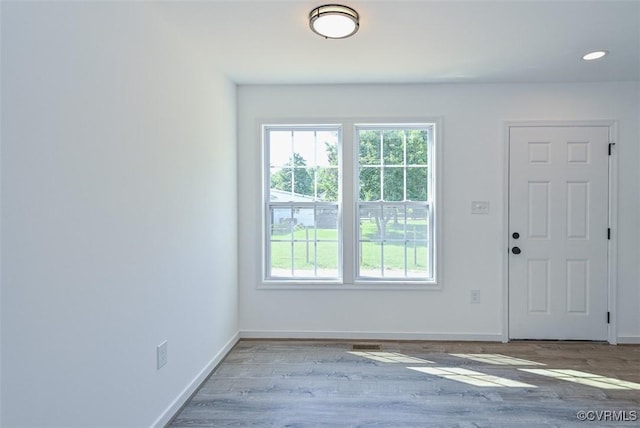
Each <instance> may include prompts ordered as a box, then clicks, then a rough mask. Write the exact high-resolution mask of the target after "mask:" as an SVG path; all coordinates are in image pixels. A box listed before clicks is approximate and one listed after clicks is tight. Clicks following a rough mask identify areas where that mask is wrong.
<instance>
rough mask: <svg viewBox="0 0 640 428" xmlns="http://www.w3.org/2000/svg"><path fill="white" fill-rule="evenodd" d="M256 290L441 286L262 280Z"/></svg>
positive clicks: (422, 288) (425, 288) (421, 288)
mask: <svg viewBox="0 0 640 428" xmlns="http://www.w3.org/2000/svg"><path fill="white" fill-rule="evenodd" d="M256 288H257V289H258V290H339V291H354V290H357V291H362V290H366V291H372V290H373V291H398V290H400V291H439V290H442V286H441V285H439V284H437V283H435V282H411V281H403V282H382V281H356V282H354V283H342V282H339V281H322V282H318V281H302V280H301V281H295V282H294V281H291V282H283V281H263V282H262V283H260V284H259V285H258V286H257V287H256Z"/></svg>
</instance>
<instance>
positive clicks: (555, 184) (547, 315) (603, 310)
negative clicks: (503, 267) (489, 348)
mask: <svg viewBox="0 0 640 428" xmlns="http://www.w3.org/2000/svg"><path fill="white" fill-rule="evenodd" d="M609 141H610V140H609V127H607V126H512V127H510V128H509V158H510V159H509V337H510V338H511V339H559V340H562V339H567V340H606V339H607V322H608V320H607V307H608V304H607V294H608V282H607V281H608V271H607V256H608V255H607V254H608V252H607V239H608V236H607V235H608V212H609V210H608V207H609V199H608V185H609V177H608V176H609V159H608V156H609V155H608V149H609V147H608V145H609Z"/></svg>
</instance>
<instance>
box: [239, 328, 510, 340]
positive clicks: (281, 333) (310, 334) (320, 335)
mask: <svg viewBox="0 0 640 428" xmlns="http://www.w3.org/2000/svg"><path fill="white" fill-rule="evenodd" d="M240 339H326V340H331V339H340V340H443V341H458V340H459V341H478V342H502V340H503V337H502V334H499V333H497V334H467V333H423V332H416V333H405V332H364V331H290V330H241V331H240Z"/></svg>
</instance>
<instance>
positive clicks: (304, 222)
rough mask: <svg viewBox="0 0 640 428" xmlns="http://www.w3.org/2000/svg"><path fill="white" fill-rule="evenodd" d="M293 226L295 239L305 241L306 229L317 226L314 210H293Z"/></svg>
mask: <svg viewBox="0 0 640 428" xmlns="http://www.w3.org/2000/svg"><path fill="white" fill-rule="evenodd" d="M293 224H294V225H295V228H296V231H295V234H294V239H304V237H303V236H302V235H306V233H305V232H304V230H301V228H302V229H304V228H308V227H313V226H315V215H314V209H313V208H299V207H298V208H294V209H293Z"/></svg>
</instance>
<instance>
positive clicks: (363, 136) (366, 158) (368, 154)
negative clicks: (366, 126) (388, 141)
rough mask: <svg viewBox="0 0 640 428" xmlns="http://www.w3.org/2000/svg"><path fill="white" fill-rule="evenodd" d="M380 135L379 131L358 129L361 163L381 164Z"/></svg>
mask: <svg viewBox="0 0 640 428" xmlns="http://www.w3.org/2000/svg"><path fill="white" fill-rule="evenodd" d="M380 137H381V133H380V132H378V131H366V130H360V131H358V144H359V146H360V149H359V153H360V165H380V162H381V159H380Z"/></svg>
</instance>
